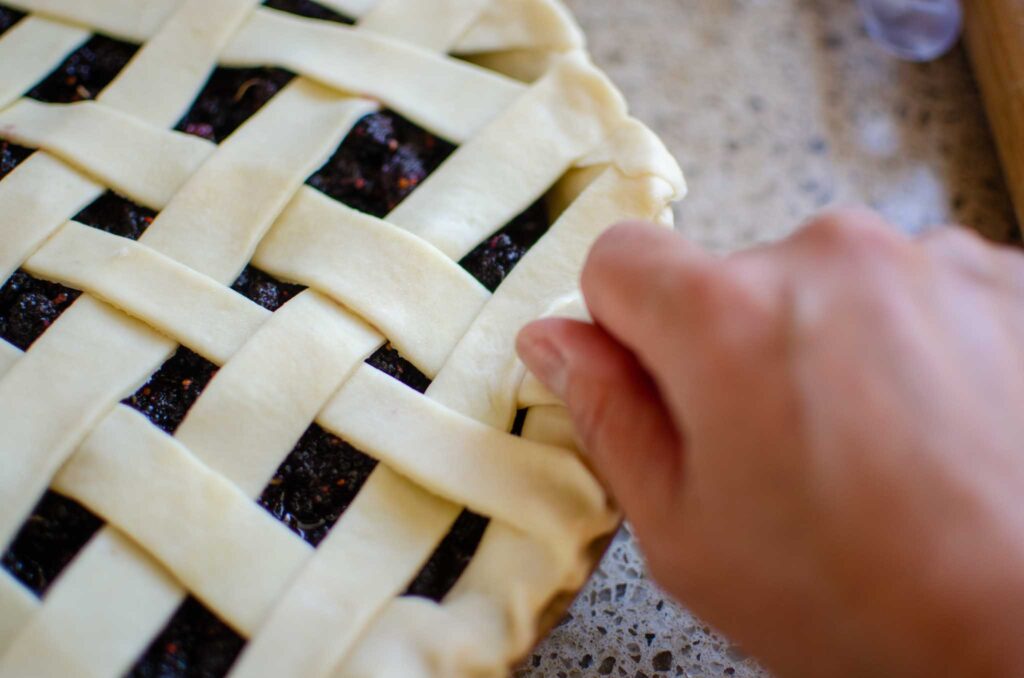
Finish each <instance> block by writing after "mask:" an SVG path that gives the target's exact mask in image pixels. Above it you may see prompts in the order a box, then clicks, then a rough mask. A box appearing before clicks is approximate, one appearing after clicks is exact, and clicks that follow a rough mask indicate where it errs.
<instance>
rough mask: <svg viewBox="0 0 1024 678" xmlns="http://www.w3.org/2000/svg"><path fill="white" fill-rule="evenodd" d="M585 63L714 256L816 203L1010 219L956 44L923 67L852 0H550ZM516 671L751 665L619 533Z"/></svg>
mask: <svg viewBox="0 0 1024 678" xmlns="http://www.w3.org/2000/svg"><path fill="white" fill-rule="evenodd" d="M567 2H568V4H569V5H570V6H571V7H572V9H573V11H574V12H575V13H576V15H577V17H578V18H579V20H580V23H581V24H582V25H583V27H584V29H585V30H586V32H587V35H588V38H589V41H590V45H591V49H592V51H593V52H594V58H595V60H596V61H597V62H598V63H599V64H600V65H601V66H603V67H604V68H605V69H606V70H607V71H608V73H609V74H610V75H611V77H612V79H614V80H615V81H616V83H618V85H619V86H620V87H621V88H622V90H623V91H624V92H625V93H626V96H627V98H628V99H629V101H630V104H631V106H632V109H633V111H634V112H635V114H636V115H637V116H638V117H639V118H641V119H642V120H644V121H645V122H647V123H648V124H649V125H650V126H651V127H652V128H653V129H654V130H655V131H657V132H658V133H659V134H660V135H661V136H662V138H663V139H664V140H665V141H666V143H667V144H668V146H669V148H671V149H672V151H673V152H674V153H675V154H676V157H677V158H679V161H680V164H681V165H682V166H683V169H684V171H685V172H686V174H687V179H688V180H689V183H690V195H689V197H687V199H686V200H685V201H684V202H683V203H681V204H680V205H679V207H678V208H677V211H676V214H677V220H678V223H679V229H680V230H681V231H682V232H683V233H685V234H686V235H687V236H689V237H690V238H692V239H694V240H696V241H698V242H700V243H702V244H703V245H705V246H707V247H709V248H711V249H713V250H715V251H719V252H728V251H733V250H736V249H739V248H742V247H745V246H749V245H751V244H754V243H757V242H762V241H765V240H771V239H775V238H779V237H781V236H783V235H785V234H786V233H788V232H790V231H791V230H792V229H793V228H794V227H795V226H796V225H797V224H798V223H799V222H800V221H801V220H803V219H804V218H806V217H807V216H808V215H810V214H811V213H812V212H813V211H814V210H816V209H817V208H820V207H822V206H824V205H826V204H828V203H830V202H836V201H840V202H860V203H867V204H870V205H872V206H874V207H875V208H877V209H879V210H881V211H882V212H883V213H884V214H885V215H886V216H888V217H889V218H890V219H891V220H893V221H894V222H895V223H897V224H899V225H900V226H901V227H902V228H904V229H906V230H908V231H911V232H913V231H919V230H921V229H923V228H926V227H928V226H929V225H933V224H938V223H945V222H950V221H958V222H961V223H965V224H969V225H971V226H973V227H975V228H977V229H978V230H980V231H982V232H983V233H985V234H987V235H989V236H990V237H993V238H996V239H1001V240H1003V239H1009V238H1011V237H1013V234H1014V233H1015V232H1016V231H1015V228H1016V227H1015V225H1014V223H1013V220H1012V215H1011V209H1010V204H1009V202H1008V199H1007V197H1006V193H1005V189H1004V186H1003V179H1002V176H1001V174H1000V172H999V168H998V164H997V162H996V159H995V152H994V149H993V146H992V141H991V139H990V137H989V132H988V129H987V127H986V124H985V121H984V118H983V114H982V111H981V103H980V101H979V99H978V95H977V92H976V90H975V87H974V83H973V81H972V80H971V77H970V73H969V71H968V68H967V64H966V60H965V58H964V55H963V54H962V53H961V52H960V51H959V50H958V51H955V52H954V53H952V54H950V55H948V56H946V57H944V58H943V59H941V60H939V61H937V62H933V63H929V64H924V65H914V64H905V63H901V62H899V61H896V60H895V59H892V58H891V57H889V56H888V55H886V54H885V53H883V52H882V51H880V50H879V49H878V48H876V47H875V46H874V45H873V44H872V43H871V42H870V41H869V40H868V39H867V37H865V35H864V33H863V31H862V30H861V28H860V23H859V18H858V15H857V11H856V8H855V6H854V3H853V0H640V1H636V2H632V1H629V0H567ZM515 675H516V676H517V678H527V677H529V678H540V677H541V676H544V677H562V676H565V677H574V676H602V675H609V676H619V677H623V676H625V677H628V678H639V677H647V678H654V677H655V676H737V677H741V678H749V677H752V676H760V675H764V673H763V672H762V671H761V670H760V669H759V668H758V667H757V666H756V665H755V664H754V663H753V662H752V661H750V660H746V659H745V658H744V654H743V652H742V651H741V650H740V649H739V648H736V647H734V646H733V645H731V644H730V643H729V642H728V641H727V640H725V639H723V638H721V637H719V636H717V635H715V634H714V633H712V632H711V631H710V630H708V629H707V628H706V627H705V626H704V625H703V624H701V623H700V622H699V621H696V620H695V619H694V618H693V617H692V616H690V615H689V614H688V613H687V612H686V611H685V610H683V609H682V608H680V607H679V606H677V605H675V604H674V603H673V602H671V601H670V600H669V599H668V598H667V597H666V596H665V595H664V594H662V593H661V592H660V591H658V589H657V588H656V587H655V586H654V585H653V583H652V582H651V581H650V580H649V579H648V578H647V576H646V574H645V572H644V568H643V563H642V559H641V557H640V556H639V554H638V552H637V550H636V547H635V544H634V542H633V540H632V538H631V537H630V535H629V533H628V531H627V530H624V531H623V532H622V533H620V534H619V536H618V537H617V538H616V540H615V543H614V544H613V546H612V548H611V550H610V551H609V553H608V555H607V556H606V558H605V560H604V561H603V563H602V565H601V567H600V569H599V570H598V572H597V574H596V575H595V577H594V579H593V580H592V581H591V583H590V584H589V585H588V586H587V588H586V589H585V590H584V591H583V593H582V595H581V596H580V598H579V599H578V600H577V602H576V604H575V605H574V606H573V608H572V610H571V611H570V614H569V616H568V617H567V618H566V621H565V622H563V624H562V625H560V626H559V627H558V628H557V629H556V630H555V631H554V633H552V635H551V636H550V637H549V638H548V640H547V641H545V642H544V643H543V644H542V645H541V646H540V647H538V648H537V649H536V651H535V652H534V653H533V655H532V657H531V658H530V659H528V660H527V662H526V663H525V664H524V666H523V667H522V668H521V669H520V670H518V671H517V672H516V674H515Z"/></svg>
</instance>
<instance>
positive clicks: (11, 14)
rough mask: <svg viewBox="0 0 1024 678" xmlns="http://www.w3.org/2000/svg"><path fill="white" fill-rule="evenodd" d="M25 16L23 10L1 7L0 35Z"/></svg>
mask: <svg viewBox="0 0 1024 678" xmlns="http://www.w3.org/2000/svg"><path fill="white" fill-rule="evenodd" d="M24 18H25V15H24V14H22V13H21V12H16V11H14V10H13V9H7V8H6V7H0V35H3V33H5V32H6V31H7V30H8V29H9V28H12V27H13V26H14V24H16V23H18V22H19V21H21V20H22V19H24Z"/></svg>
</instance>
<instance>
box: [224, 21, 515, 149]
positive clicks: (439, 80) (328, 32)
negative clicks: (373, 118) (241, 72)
mask: <svg viewBox="0 0 1024 678" xmlns="http://www.w3.org/2000/svg"><path fill="white" fill-rule="evenodd" d="M295 45H302V49H295ZM221 62H222V63H223V64H224V65H225V66H264V65H266V66H271V65H272V66H281V67H284V68H287V69H288V70H291V71H294V72H296V73H299V74H301V75H304V76H306V77H308V78H312V79H314V80H317V81H318V82H321V83H323V84H325V85H328V86H330V87H334V88H335V89H337V90H339V91H343V92H351V93H352V94H355V95H361V96H368V97H372V98H374V99H377V100H379V101H381V102H383V103H384V104H385V105H386V106H388V107H389V108H392V109H394V110H396V111H398V112H399V113H401V114H402V115H404V116H405V117H406V118H408V119H410V120H412V121H413V122H415V123H417V124H418V125H420V126H422V127H425V128H426V129H428V130H430V131H431V132H434V133H435V134H437V135H438V136H441V137H444V138H445V139H448V140H449V141H452V142H456V143H461V142H463V141H465V140H466V139H468V138H469V137H471V136H472V135H473V134H474V133H476V132H477V131H478V130H479V129H480V128H481V127H483V126H484V125H485V124H487V122H489V121H490V120H492V119H493V118H495V117H496V116H498V115H499V114H500V113H501V111H503V110H504V109H505V108H507V107H508V106H509V104H511V103H512V101H514V100H515V99H516V98H517V97H519V95H521V94H522V93H523V91H524V88H523V85H521V84H520V83H517V82H515V81H514V80H511V79H509V78H506V77H504V76H502V75H499V74H497V73H493V72H491V71H486V70H484V69H482V68H479V67H477V66H473V65H472V64H468V63H466V62H463V61H457V60H455V59H452V58H449V57H446V56H443V55H439V54H436V53H434V52H431V51H429V50H425V49H420V48H418V47H414V46H412V45H409V44H406V43H402V42H398V41H396V40H392V39H390V38H388V37H386V36H383V35H378V34H377V33H371V32H369V31H360V30H358V29H353V28H350V27H348V26H341V25H338V24H325V23H324V22H322V21H314V20H310V19H303V18H299V17H295V16H293V15H290V14H285V13H284V12H277V11H275V10H271V9H261V10H259V11H256V12H253V13H252V15H251V17H250V18H249V20H248V21H247V22H246V24H245V25H244V26H242V28H241V30H240V31H239V32H238V35H236V36H235V38H234V39H233V40H232V41H231V44H230V45H228V47H227V49H225V51H224V54H222V55H221ZM410 64H416V66H415V68H410Z"/></svg>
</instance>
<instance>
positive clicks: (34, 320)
mask: <svg viewBox="0 0 1024 678" xmlns="http://www.w3.org/2000/svg"><path fill="white" fill-rule="evenodd" d="M80 294H81V292H79V291H78V290H73V289H71V288H70V287H65V286H63V285H60V284H58V283H54V282H48V281H46V280H39V279H38V278H33V277H32V276H30V275H29V274H28V273H26V272H25V271H22V270H18V271H16V272H15V273H14V275H12V276H11V277H10V278H8V279H7V282H6V283H4V285H3V287H0V339H6V340H7V341H9V342H10V343H12V344H14V345H15V346H17V347H18V348H20V349H21V350H23V351H27V350H28V348H29V346H31V345H32V344H33V343H34V342H35V340H36V339H38V338H39V337H40V336H41V335H42V334H43V332H45V331H46V330H47V329H49V327H50V325H52V324H53V323H54V322H55V321H56V320H57V318H59V317H60V315H61V314H62V313H63V312H64V311H66V310H67V309H68V307H69V306H71V304H72V303H73V302H74V301H75V299H77V298H78V296H79V295H80Z"/></svg>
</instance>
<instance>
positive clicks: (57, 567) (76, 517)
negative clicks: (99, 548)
mask: <svg viewBox="0 0 1024 678" xmlns="http://www.w3.org/2000/svg"><path fill="white" fill-rule="evenodd" d="M102 525H103V521H101V520H100V519H99V518H97V517H96V516H94V515H93V514H92V513H90V512H89V510H88V509H86V508H85V507H83V506H82V505H81V504H79V503H78V502H76V501H74V500H72V499H68V498H67V497H62V496H61V495H59V494H57V493H56V492H51V491H47V492H46V494H44V495H43V498H42V499H40V500H39V503H38V504H36V506H35V508H34V509H32V515H31V516H29V519H28V520H27V521H25V524H24V525H22V527H21V530H20V531H19V532H18V535H17V536H16V537H15V538H14V541H13V542H11V546H10V548H9V549H8V550H7V552H6V553H5V554H4V555H3V566H4V567H5V568H7V571H8V572H10V573H11V574H12V575H14V576H15V577H16V578H17V579H18V580H20V581H21V582H22V583H23V584H24V585H25V586H27V587H28V588H29V589H31V590H32V591H34V592H35V594H36V595H38V596H40V597H42V596H43V594H44V593H46V589H47V588H49V586H50V584H51V583H53V580H54V579H56V578H57V575H59V574H60V573H61V571H62V570H63V569H64V568H65V567H66V566H67V564H68V563H70V562H71V559H72V558H74V557H75V554H77V553H78V552H79V551H80V550H81V549H82V547H84V546H85V545H86V543H87V542H88V541H89V540H90V539H91V538H92V535H94V534H95V533H96V531H97V530H98V529H100V527H102Z"/></svg>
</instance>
